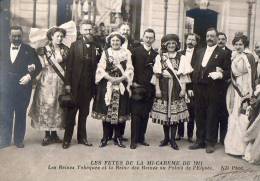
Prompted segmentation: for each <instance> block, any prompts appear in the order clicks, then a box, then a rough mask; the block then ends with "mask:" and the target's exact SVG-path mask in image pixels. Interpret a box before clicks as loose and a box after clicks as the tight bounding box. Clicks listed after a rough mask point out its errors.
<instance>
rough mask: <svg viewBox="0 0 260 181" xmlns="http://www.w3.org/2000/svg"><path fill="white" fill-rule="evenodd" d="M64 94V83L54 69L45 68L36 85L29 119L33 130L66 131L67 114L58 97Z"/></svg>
mask: <svg viewBox="0 0 260 181" xmlns="http://www.w3.org/2000/svg"><path fill="white" fill-rule="evenodd" d="M63 93H64V83H63V81H62V80H61V79H60V77H59V76H58V75H57V73H56V72H55V71H54V70H53V69H52V67H51V66H47V67H45V68H44V69H43V70H42V72H41V74H40V79H39V80H38V81H37V83H36V88H35V93H34V96H33V101H32V105H31V108H30V110H29V117H30V118H31V125H32V127H33V128H35V129H38V130H43V131H56V130H60V129H64V120H65V114H64V110H63V109H62V108H61V107H60V105H59V102H58V97H59V96H60V95H61V94H63Z"/></svg>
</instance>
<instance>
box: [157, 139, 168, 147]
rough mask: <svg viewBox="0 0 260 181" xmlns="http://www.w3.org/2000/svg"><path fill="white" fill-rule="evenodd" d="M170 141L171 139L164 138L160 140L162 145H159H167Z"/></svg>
mask: <svg viewBox="0 0 260 181" xmlns="http://www.w3.org/2000/svg"><path fill="white" fill-rule="evenodd" d="M168 143H169V140H167V139H164V140H162V141H160V145H159V146H160V147H162V146H167V145H168Z"/></svg>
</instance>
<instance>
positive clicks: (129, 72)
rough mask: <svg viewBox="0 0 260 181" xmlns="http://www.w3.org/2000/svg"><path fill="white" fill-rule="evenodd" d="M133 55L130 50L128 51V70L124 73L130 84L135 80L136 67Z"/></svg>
mask: <svg viewBox="0 0 260 181" xmlns="http://www.w3.org/2000/svg"><path fill="white" fill-rule="evenodd" d="M131 57H132V54H131V52H130V51H129V50H127V58H126V70H125V72H124V75H125V76H126V78H127V82H128V83H129V84H132V82H133V78H134V67H133V64H132V58H131Z"/></svg>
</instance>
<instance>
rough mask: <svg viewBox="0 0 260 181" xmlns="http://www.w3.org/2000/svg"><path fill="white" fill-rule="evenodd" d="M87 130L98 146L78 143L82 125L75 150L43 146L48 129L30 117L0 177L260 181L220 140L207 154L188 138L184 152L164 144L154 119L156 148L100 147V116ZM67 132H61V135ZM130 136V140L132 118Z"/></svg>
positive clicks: (150, 137)
mask: <svg viewBox="0 0 260 181" xmlns="http://www.w3.org/2000/svg"><path fill="white" fill-rule="evenodd" d="M87 131H88V141H89V142H91V143H93V147H86V146H84V145H79V144H77V142H76V134H75V133H76V129H75V133H74V136H73V140H72V144H71V147H70V148H69V149H67V150H64V149H62V147H61V144H52V145H48V146H45V147H43V146H41V141H42V138H43V137H44V133H43V132H39V131H37V130H35V129H33V128H31V126H30V120H29V119H28V121H27V132H26V138H25V142H24V143H25V148H22V149H21V148H16V147H15V146H14V145H12V146H10V147H7V148H4V149H1V150H0V181H46V180H50V181H71V180H73V181H74V180H82V181H83V180H86V181H92V180H93V181H110V180H111V181H114V180H122V181H133V180H136V181H147V180H149V181H157V180H160V181H168V180H174V181H182V180H184V181H201V180H207V181H213V180H221V181H225V180H241V179H242V180H259V181H260V173H259V171H260V166H256V165H251V164H249V163H247V162H246V161H244V160H243V159H241V158H238V157H233V156H230V155H227V154H225V152H224V147H223V146H222V145H220V144H219V145H217V146H216V151H215V152H214V153H212V154H207V153H205V149H199V150H189V149H188V146H189V145H190V143H189V142H188V141H187V140H186V139H183V140H181V141H178V142H177V144H178V145H179V148H180V150H178V151H176V150H173V149H172V148H171V147H170V146H166V147H162V148H161V147H159V146H158V145H159V142H160V140H162V138H163V130H162V126H160V125H157V124H154V123H152V122H151V121H149V124H148V129H147V134H146V141H147V142H148V143H150V146H149V147H145V146H141V145H140V146H138V147H137V149H136V150H131V149H130V148H129V145H130V142H129V141H128V142H126V143H125V144H126V145H127V148H119V147H117V146H115V145H113V143H112V142H109V144H108V146H106V147H104V148H99V147H98V145H99V142H100V139H101V137H102V124H101V121H100V120H95V119H92V118H89V119H88V121H87ZM63 133H64V131H60V132H58V134H59V136H60V137H61V138H62V137H63ZM125 137H127V138H130V122H127V126H126V133H125ZM230 175H231V176H230ZM229 176H230V177H229ZM245 178H246V179H245Z"/></svg>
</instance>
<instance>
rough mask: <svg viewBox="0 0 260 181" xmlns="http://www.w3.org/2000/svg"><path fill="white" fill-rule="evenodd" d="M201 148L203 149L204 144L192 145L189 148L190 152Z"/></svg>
mask: <svg viewBox="0 0 260 181" xmlns="http://www.w3.org/2000/svg"><path fill="white" fill-rule="evenodd" d="M201 148H205V144H199V143H194V144H192V145H190V146H189V149H190V150H197V149H201Z"/></svg>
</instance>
